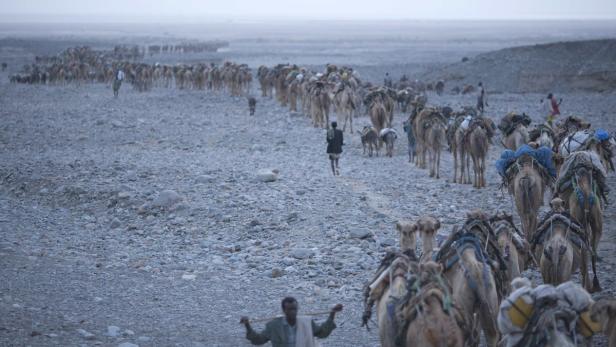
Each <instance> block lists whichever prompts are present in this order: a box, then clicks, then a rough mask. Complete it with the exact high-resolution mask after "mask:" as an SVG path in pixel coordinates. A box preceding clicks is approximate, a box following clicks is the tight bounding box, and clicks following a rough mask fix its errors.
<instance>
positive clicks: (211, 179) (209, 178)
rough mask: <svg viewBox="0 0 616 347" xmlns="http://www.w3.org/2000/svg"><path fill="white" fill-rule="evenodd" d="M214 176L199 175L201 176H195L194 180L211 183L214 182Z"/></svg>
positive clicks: (200, 182)
mask: <svg viewBox="0 0 616 347" xmlns="http://www.w3.org/2000/svg"><path fill="white" fill-rule="evenodd" d="M214 179H215V177H214V176H212V175H201V176H197V178H196V179H195V182H196V183H198V184H206V183H212V182H214Z"/></svg>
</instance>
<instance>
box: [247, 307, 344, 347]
mask: <svg viewBox="0 0 616 347" xmlns="http://www.w3.org/2000/svg"><path fill="white" fill-rule="evenodd" d="M281 306H282V312H283V313H284V317H278V318H274V319H273V320H271V321H269V322H268V323H267V324H266V325H265V329H264V330H263V331H262V332H260V333H258V332H256V331H254V329H253V328H252V327H251V326H250V320H249V319H248V317H242V319H241V320H240V323H241V324H244V326H245V327H246V338H247V339H248V340H249V341H250V342H251V343H252V344H253V345H263V344H265V343H267V342H268V341H270V342H271V343H272V347H316V346H317V345H318V344H317V342H316V341H315V337H318V338H321V339H323V338H326V337H328V336H329V334H331V332H332V331H333V330H334V329H335V328H336V324H335V323H334V317H335V316H336V313H337V312H340V311H342V305H341V304H337V305H336V306H334V308H332V310H331V312H330V313H329V317H328V318H327V320H326V321H325V322H324V323H323V324H317V323H315V322H314V320H312V319H310V318H309V317H302V316H300V317H297V311H298V307H299V306H298V304H297V300H295V298H293V297H286V298H284V299H282V303H281Z"/></svg>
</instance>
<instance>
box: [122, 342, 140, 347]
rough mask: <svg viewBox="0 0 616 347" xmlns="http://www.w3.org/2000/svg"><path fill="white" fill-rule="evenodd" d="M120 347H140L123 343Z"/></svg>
mask: <svg viewBox="0 0 616 347" xmlns="http://www.w3.org/2000/svg"><path fill="white" fill-rule="evenodd" d="M118 347H139V345H136V344H134V343H130V342H122V343H121V344H119V345H118Z"/></svg>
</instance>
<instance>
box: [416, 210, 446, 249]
mask: <svg viewBox="0 0 616 347" xmlns="http://www.w3.org/2000/svg"><path fill="white" fill-rule="evenodd" d="M417 228H418V230H419V235H420V237H421V242H422V246H423V253H424V254H427V253H429V252H431V251H432V250H433V249H434V240H435V238H436V232H437V231H438V229H440V228H441V222H440V221H439V220H438V219H436V218H434V217H432V216H423V217H421V218H419V220H417Z"/></svg>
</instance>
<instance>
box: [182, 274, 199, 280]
mask: <svg viewBox="0 0 616 347" xmlns="http://www.w3.org/2000/svg"><path fill="white" fill-rule="evenodd" d="M195 278H197V275H194V274H183V275H182V279H183V280H187V281H192V280H194V279H195Z"/></svg>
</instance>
